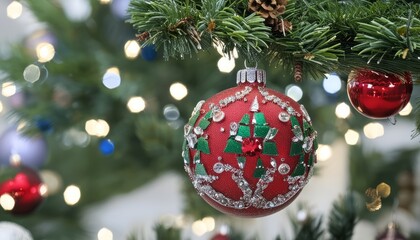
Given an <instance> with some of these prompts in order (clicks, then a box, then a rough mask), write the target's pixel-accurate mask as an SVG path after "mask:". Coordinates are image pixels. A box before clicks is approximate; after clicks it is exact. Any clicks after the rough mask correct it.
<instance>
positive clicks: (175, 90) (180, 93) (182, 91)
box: [169, 82, 188, 101]
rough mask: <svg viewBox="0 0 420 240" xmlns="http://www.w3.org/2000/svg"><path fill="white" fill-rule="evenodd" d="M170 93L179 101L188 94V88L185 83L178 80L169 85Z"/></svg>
mask: <svg viewBox="0 0 420 240" xmlns="http://www.w3.org/2000/svg"><path fill="white" fill-rule="evenodd" d="M169 93H170V94H171V96H172V97H173V98H174V99H175V100H178V101H179V100H182V99H183V98H185V97H186V96H187V95H188V89H187V87H186V86H185V85H184V84H182V83H179V82H176V83H173V84H172V85H171V86H170V87H169Z"/></svg>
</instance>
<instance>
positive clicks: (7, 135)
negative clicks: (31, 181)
mask: <svg viewBox="0 0 420 240" xmlns="http://www.w3.org/2000/svg"><path fill="white" fill-rule="evenodd" d="M47 158H48V147H47V142H46V140H45V138H44V137H43V136H42V135H40V134H38V135H33V136H26V135H24V134H22V133H20V132H19V131H18V130H17V129H16V128H15V127H11V128H9V129H7V130H6V131H5V132H3V133H2V134H1V135H0V166H1V165H3V166H10V165H12V164H21V165H24V166H27V167H32V168H35V169H37V168H40V167H41V166H42V165H44V163H45V162H46V160H47Z"/></svg>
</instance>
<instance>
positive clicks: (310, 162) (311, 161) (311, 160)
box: [308, 154, 314, 167]
mask: <svg viewBox="0 0 420 240" xmlns="http://www.w3.org/2000/svg"><path fill="white" fill-rule="evenodd" d="M308 165H309V166H311V167H312V166H313V165H314V154H311V155H310V156H309V160H308Z"/></svg>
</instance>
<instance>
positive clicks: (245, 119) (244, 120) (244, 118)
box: [239, 114, 250, 125]
mask: <svg viewBox="0 0 420 240" xmlns="http://www.w3.org/2000/svg"><path fill="white" fill-rule="evenodd" d="M249 120H250V117H249V114H245V115H244V116H243V117H242V119H241V121H240V122H239V124H243V125H249Z"/></svg>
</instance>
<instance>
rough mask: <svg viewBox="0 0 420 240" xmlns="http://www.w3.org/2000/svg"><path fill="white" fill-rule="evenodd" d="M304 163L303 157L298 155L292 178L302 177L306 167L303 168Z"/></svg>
mask: <svg viewBox="0 0 420 240" xmlns="http://www.w3.org/2000/svg"><path fill="white" fill-rule="evenodd" d="M304 161H305V155H303V154H302V155H300V158H299V163H298V165H296V167H295V170H294V171H293V173H292V177H296V176H302V175H303V174H305V172H306V167H305V162H304Z"/></svg>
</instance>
